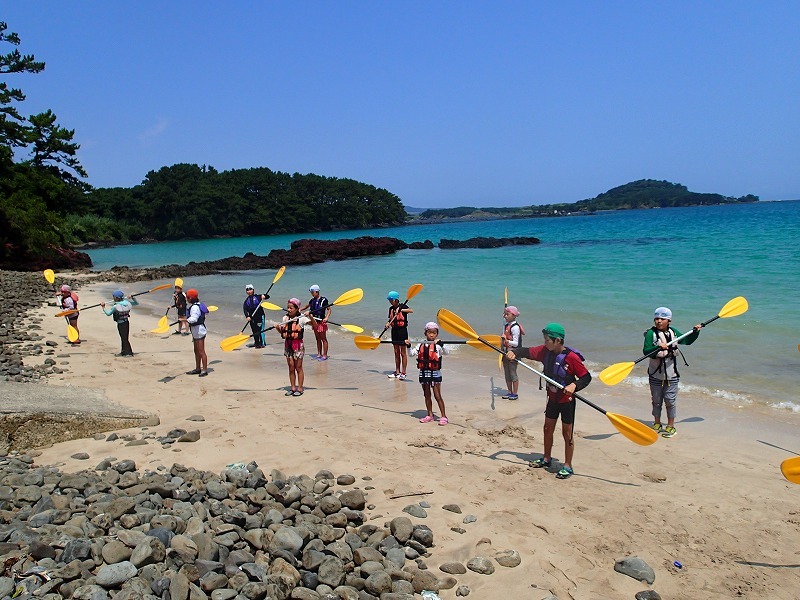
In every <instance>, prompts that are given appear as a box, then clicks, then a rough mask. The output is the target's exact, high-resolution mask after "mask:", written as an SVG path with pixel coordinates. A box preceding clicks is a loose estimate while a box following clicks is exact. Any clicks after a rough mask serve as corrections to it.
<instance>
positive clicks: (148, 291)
mask: <svg viewBox="0 0 800 600" xmlns="http://www.w3.org/2000/svg"><path fill="white" fill-rule="evenodd" d="M159 289H162V288H159ZM152 291H153V290H147V291H146V292H139V293H137V294H131V295H130V298H135V297H136V296H142V295H144V294H149V293H150V292H152ZM101 304H106V303H105V302H98V303H97V304H91V305H90V306H84V307H83V308H76V309H75V311H76V312H80V311H82V310H89V309H90V308H97V307H98V306H100V305H101ZM167 312H169V308H168V309H167ZM164 314H166V313H164Z"/></svg>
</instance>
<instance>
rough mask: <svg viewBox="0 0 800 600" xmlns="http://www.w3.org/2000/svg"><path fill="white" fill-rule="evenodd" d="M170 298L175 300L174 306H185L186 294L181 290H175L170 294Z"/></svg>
mask: <svg viewBox="0 0 800 600" xmlns="http://www.w3.org/2000/svg"><path fill="white" fill-rule="evenodd" d="M172 298H173V300H174V301H175V302H174V304H175V308H178V309H184V308H186V294H184V293H183V292H177V293H175V294H172Z"/></svg>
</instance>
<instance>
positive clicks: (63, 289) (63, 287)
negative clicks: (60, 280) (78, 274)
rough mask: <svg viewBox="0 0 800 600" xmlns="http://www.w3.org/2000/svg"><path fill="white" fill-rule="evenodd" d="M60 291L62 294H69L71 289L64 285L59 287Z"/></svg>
mask: <svg viewBox="0 0 800 600" xmlns="http://www.w3.org/2000/svg"><path fill="white" fill-rule="evenodd" d="M61 291H62V292H71V291H72V288H71V287H69V286H68V285H67V284H66V283H65V284H64V285H62V286H61Z"/></svg>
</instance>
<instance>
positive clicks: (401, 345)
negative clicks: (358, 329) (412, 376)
mask: <svg viewBox="0 0 800 600" xmlns="http://www.w3.org/2000/svg"><path fill="white" fill-rule="evenodd" d="M386 299H387V300H388V301H389V322H388V323H386V329H388V328H390V327H391V329H392V331H391V335H392V348H393V349H394V373H392V374H391V375H389V379H395V378H397V379H400V380H403V379H405V378H406V367H407V366H408V346H409V345H410V342H409V341H408V315H409V314H410V313H412V312H414V311H413V310H412V309H410V308H409V307H408V304H406V303H404V302H400V294H399V293H398V292H395V291H394V290H392V291H391V292H389V293H388V294H387V296H386ZM386 329H384V331H385V330H386Z"/></svg>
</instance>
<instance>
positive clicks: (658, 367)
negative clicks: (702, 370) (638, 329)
mask: <svg viewBox="0 0 800 600" xmlns="http://www.w3.org/2000/svg"><path fill="white" fill-rule="evenodd" d="M648 331H652V332H653V345H654V346H658V344H659V343H660V342H664V343H665V344H668V345H669V348H668V349H667V354H666V355H665V356H652V357H650V365H648V367H647V375H648V376H650V377H652V376H654V375H655V374H656V373H661V375H662V376H663V377H662V378H663V379H664V380H665V381H666V380H668V379H669V373H668V372H667V370H668V368H669V365H668V364H667V363H668V361H669V360H670V359H672V368H673V369H675V377H680V376H681V374H680V373H679V372H678V361H677V360H676V359H675V357H676V356H677V355H679V354H680V356H681V358H682V359H683V364H684V365H686V366H687V367H688V366H689V363H687V362H686V357H684V356H683V352H681V351H680V349H679V348H678V347H677V345H672V344H670V342H672V341H674V340H675V332H674V331H672V327H667V330H666V331H660V330H659V329H657V328H656V326H655V325H653V326H652V327H651V328H650V329H648V330H647V331H645V332H644V334H645V335H647V332H648ZM659 351H661V349H659ZM651 366H655V368H654V369H652V370H651V368H650V367H651Z"/></svg>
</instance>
